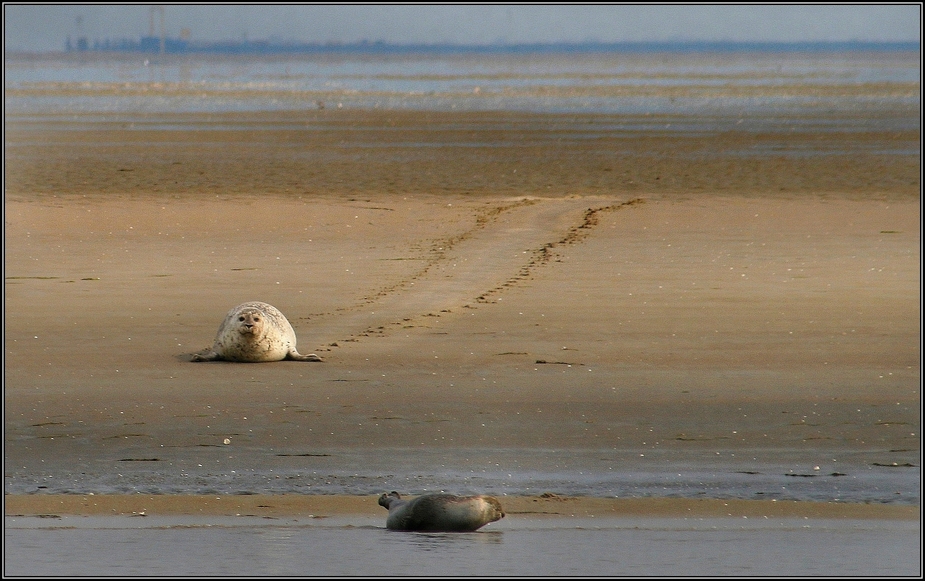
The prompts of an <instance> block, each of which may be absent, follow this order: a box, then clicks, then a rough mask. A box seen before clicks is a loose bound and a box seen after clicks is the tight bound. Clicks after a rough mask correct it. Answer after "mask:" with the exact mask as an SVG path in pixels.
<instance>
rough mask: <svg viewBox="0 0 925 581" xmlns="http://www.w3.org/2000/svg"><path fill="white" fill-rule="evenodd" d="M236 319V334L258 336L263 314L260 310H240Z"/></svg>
mask: <svg viewBox="0 0 925 581" xmlns="http://www.w3.org/2000/svg"><path fill="white" fill-rule="evenodd" d="M237 319H238V323H237V325H238V333H240V334H242V335H254V336H260V331H261V329H263V313H262V312H260V309H255V308H246V309H241V310H239V311H238V313H237Z"/></svg>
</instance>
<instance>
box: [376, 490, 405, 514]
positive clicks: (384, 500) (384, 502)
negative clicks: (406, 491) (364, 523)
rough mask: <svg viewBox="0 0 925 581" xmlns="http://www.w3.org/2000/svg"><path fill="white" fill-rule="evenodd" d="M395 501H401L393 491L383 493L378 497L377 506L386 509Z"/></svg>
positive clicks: (399, 496)
mask: <svg viewBox="0 0 925 581" xmlns="http://www.w3.org/2000/svg"><path fill="white" fill-rule="evenodd" d="M396 500H401V495H400V494H398V493H397V492H395V491H394V490H393V491H392V492H390V493H388V494H385V493H383V494H382V496H380V497H379V506H382V507H385V508H386V509H388V508H389V505H391V504H392V503H393V502H395V501H396Z"/></svg>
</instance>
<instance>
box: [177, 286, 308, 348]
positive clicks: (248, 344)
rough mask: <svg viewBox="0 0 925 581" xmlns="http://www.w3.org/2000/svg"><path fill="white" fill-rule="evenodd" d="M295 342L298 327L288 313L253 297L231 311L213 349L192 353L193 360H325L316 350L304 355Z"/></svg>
mask: <svg viewBox="0 0 925 581" xmlns="http://www.w3.org/2000/svg"><path fill="white" fill-rule="evenodd" d="M295 344H296V338H295V331H293V329H292V325H290V324H289V321H288V320H287V319H286V317H285V316H284V315H283V314H282V313H281V312H279V310H278V309H277V308H276V307H274V306H273V305H269V304H267V303H261V302H257V301H254V302H249V303H242V304H240V305H238V306H236V307H235V308H233V309H231V310H230V311H228V315H227V316H225V320H224V321H222V324H221V326H219V328H218V334H217V335H216V336H215V344H214V345H213V346H212V350H211V351H209V352H207V353H197V354H195V355H193V361H243V362H249V363H256V362H263V361H282V360H283V359H292V360H294V361H321V360H322V359H321V358H320V357H318V356H317V355H315V354H314V353H312V354H311V355H301V354H300V353H299V352H298V351H296V347H295Z"/></svg>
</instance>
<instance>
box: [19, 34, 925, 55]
mask: <svg viewBox="0 0 925 581" xmlns="http://www.w3.org/2000/svg"><path fill="white" fill-rule="evenodd" d="M78 40H80V39H78ZM161 40H162V39H161V38H159V37H143V38H141V39H140V40H131V39H105V40H103V41H95V42H94V44H93V45H92V46H90V45H89V43H86V39H83V43H81V42H77V43H75V44H74V45H73V47H72V48H71V49H70V50H62V51H43V52H26V51H9V52H6V53H5V57H6V58H8V59H9V58H17V57H19V58H23V57H36V56H58V57H60V56H62V55H71V54H76V55H87V54H92V55H104V54H152V55H156V54H166V55H287V54H300V55H304V54H383V55H389V54H420V53H425V54H447V55H453V54H551V53H552V54H554V53H563V54H594V53H625V54H645V53H676V54H683V53H748V52H751V53H753V52H765V53H807V52H809V53H820V52H833V53H838V52H918V51H919V50H920V48H921V45H920V43H918V42H862V41H841V42H728V41H665V42H611V43H599V42H582V43H575V42H561V43H529V44H487V45H480V44H393V43H386V42H382V41H378V42H368V41H362V42H355V43H343V44H341V43H294V42H275V41H266V40H246V41H187V40H182V39H178V38H169V37H165V38H164V39H163V48H162V47H161V44H162V43H161ZM68 46H71V45H70V40H68Z"/></svg>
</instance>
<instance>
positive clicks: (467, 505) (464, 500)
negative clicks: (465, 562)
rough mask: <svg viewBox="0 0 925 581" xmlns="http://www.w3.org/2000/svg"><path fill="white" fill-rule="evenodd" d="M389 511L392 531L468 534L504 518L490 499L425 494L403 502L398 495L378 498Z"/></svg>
mask: <svg viewBox="0 0 925 581" xmlns="http://www.w3.org/2000/svg"><path fill="white" fill-rule="evenodd" d="M379 506H384V507H385V508H387V509H388V511H389V517H388V518H387V519H386V521H385V527H386V528H387V529H391V530H395V531H431V532H470V531H474V530H477V529H479V528H481V527H483V526H485V525H487V524H488V523H492V522H495V521H496V520H500V519H502V518H504V510H503V509H502V508H501V503H500V502H498V499H497V498H495V497H493V496H482V495H479V496H455V495H453V494H424V495H422V496H418V497H417V498H414V499H411V500H405V499H403V498H402V497H401V495H399V494H398V493H397V492H390V493H388V494H383V495H382V496H380V497H379Z"/></svg>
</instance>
